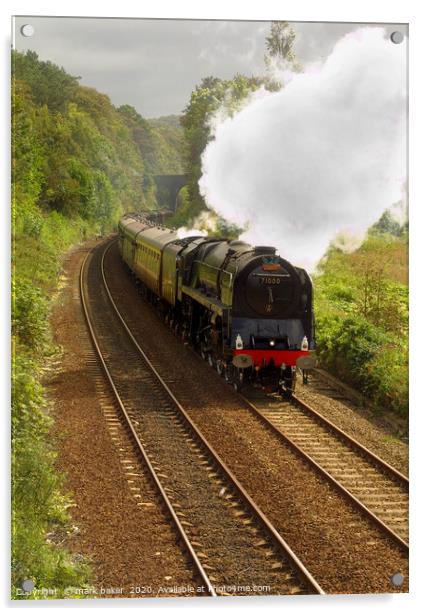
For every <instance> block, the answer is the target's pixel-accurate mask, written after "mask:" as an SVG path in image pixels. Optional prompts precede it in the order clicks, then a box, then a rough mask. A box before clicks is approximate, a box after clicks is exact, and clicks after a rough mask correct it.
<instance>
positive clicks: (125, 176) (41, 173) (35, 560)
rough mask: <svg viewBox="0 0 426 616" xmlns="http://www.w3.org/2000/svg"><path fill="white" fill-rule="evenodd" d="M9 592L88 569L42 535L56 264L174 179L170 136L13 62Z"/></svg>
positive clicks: (49, 463)
mask: <svg viewBox="0 0 426 616" xmlns="http://www.w3.org/2000/svg"><path fill="white" fill-rule="evenodd" d="M12 79H13V81H12V93H13V96H12V110H13V126H12V129H13V143H12V220H13V245H12V250H13V255H12V256H13V263H12V267H13V297H12V336H13V351H14V354H13V360H12V362H13V367H12V378H13V384H12V394H13V400H12V446H13V460H12V465H13V480H12V484H13V485H12V499H13V520H12V525H13V531H12V532H13V547H12V582H13V588H14V590H13V593H14V594H15V596H16V593H17V584H18V583H19V580H22V579H26V578H28V577H30V578H31V579H33V580H34V582H35V583H36V586H37V587H40V588H41V587H57V588H59V589H61V588H65V587H66V586H68V585H75V586H81V585H84V584H85V582H86V580H87V579H88V571H87V567H86V566H85V565H84V564H83V563H75V562H73V561H72V559H71V556H70V554H68V553H67V551H66V550H65V549H63V548H62V547H61V546H60V545H56V544H55V542H54V541H53V540H50V541H46V537H47V534H48V533H49V535H50V536H52V535H56V534H58V536H63V535H64V533H65V532H66V531H67V525H68V524H69V521H68V514H67V509H68V507H69V505H70V501H69V498H68V497H66V498H65V497H64V496H63V483H62V478H61V477H60V476H59V475H58V473H57V471H56V469H55V465H54V460H55V443H52V442H51V437H50V435H49V427H50V424H51V420H50V418H49V412H48V400H47V398H46V394H45V390H44V387H43V379H44V373H45V370H46V369H47V368H48V367H49V364H50V362H51V361H52V360H53V359H55V357H57V354H58V353H59V352H60V349H56V348H55V346H54V344H53V342H52V337H51V333H50V331H49V326H48V317H49V310H50V306H51V304H50V302H51V298H52V296H53V295H54V292H55V289H56V287H57V285H58V281H59V275H60V272H61V259H62V255H63V254H64V253H65V252H66V251H67V250H68V249H69V248H70V247H71V246H72V245H76V244H78V243H79V242H81V241H84V240H85V239H87V238H89V237H92V236H94V235H96V234H99V233H107V232H109V231H110V230H112V229H113V228H114V226H115V224H116V222H117V219H118V217H119V215H120V214H121V213H122V212H125V211H132V210H133V211H134V210H144V209H152V208H155V207H156V205H157V203H156V195H155V185H154V182H153V179H152V175H154V174H156V173H169V172H172V173H174V172H180V169H181V166H180V165H181V162H180V153H179V152H178V151H177V148H180V143H179V136H178V130H177V129H176V127H175V126H167V125H165V126H164V127H162V125H161V121H160V126H159V127H157V126H153V125H151V123H150V122H148V121H147V120H144V118H142V117H141V116H140V115H139V114H137V112H136V111H135V110H134V109H133V108H132V107H129V106H125V107H121V108H120V109H117V108H115V107H114V105H112V103H111V101H110V100H109V98H108V96H106V95H105V94H101V93H99V92H97V91H96V90H94V89H93V88H88V87H84V86H81V85H79V83H78V78H77V77H73V76H72V75H69V74H68V73H66V71H65V70H63V69H62V68H60V67H58V66H55V65H54V64H52V63H51V62H42V61H40V60H39V58H38V57H37V55H36V54H35V53H34V52H28V53H27V54H25V55H24V54H21V53H18V52H14V53H13V56H12Z"/></svg>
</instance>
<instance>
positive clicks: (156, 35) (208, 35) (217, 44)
mask: <svg viewBox="0 0 426 616" xmlns="http://www.w3.org/2000/svg"><path fill="white" fill-rule="evenodd" d="M24 24H31V25H32V26H33V27H34V35H33V36H32V37H31V38H26V37H24V36H23V35H22V34H21V27H22V26H23V25H24ZM359 26H360V24H353V23H343V24H340V23H299V22H296V23H293V27H294V29H295V31H296V46H295V50H296V54H297V57H298V58H299V60H300V61H301V62H302V63H304V64H306V63H308V62H311V61H316V60H321V59H322V58H324V57H326V56H327V55H328V54H329V53H330V51H331V49H332V48H333V46H334V43H335V42H336V41H337V40H338V39H339V38H340V37H341V36H342V35H343V34H345V33H346V32H349V31H351V30H354V29H356V28H358V27H359ZM269 28H270V23H269V22H255V21H252V22H249V21H196V20H194V21H191V20H152V19H106V18H99V19H94V18H75V17H69V18H65V17H17V18H16V20H15V27H14V46H15V48H16V49H18V50H19V51H25V50H26V49H32V50H34V51H36V52H37V54H38V55H39V57H40V58H41V59H42V60H51V61H52V62H54V63H55V64H59V65H60V66H63V67H64V69H65V70H66V71H67V72H68V73H71V74H72V75H78V76H80V77H81V81H80V83H81V84H83V85H87V86H91V87H94V88H96V89H97V90H99V91H100V92H104V93H106V94H108V95H109V97H110V98H111V100H112V102H113V103H114V104H115V105H123V104H126V103H127V104H130V105H133V106H134V107H135V108H136V110H137V111H138V112H139V113H141V114H142V115H143V116H145V117H158V116H161V115H168V114H174V113H181V112H182V110H183V109H184V107H185V106H186V104H187V102H188V100H189V97H190V94H191V91H192V90H193V88H194V86H195V85H196V84H197V83H199V82H200V80H201V79H202V78H203V77H206V76H208V75H214V76H215V77H220V78H231V77H232V76H233V75H235V74H236V73H238V72H239V73H243V74H244V75H259V74H262V72H263V68H264V64H263V56H264V53H265V37H266V35H267V34H268V32H269ZM395 29H398V30H401V31H403V32H405V26H398V28H396V27H395V26H391V27H389V31H390V32H392V31H393V30H395Z"/></svg>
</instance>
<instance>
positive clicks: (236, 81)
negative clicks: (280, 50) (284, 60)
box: [181, 75, 264, 224]
mask: <svg viewBox="0 0 426 616" xmlns="http://www.w3.org/2000/svg"><path fill="white" fill-rule="evenodd" d="M262 83H264V81H263V80H262V79H260V78H257V77H245V76H243V75H236V76H235V77H234V78H233V79H231V80H224V79H217V78H216V77H206V78H205V79H203V80H202V82H201V84H200V85H199V86H197V87H196V88H195V90H193V92H192V94H191V99H190V102H189V104H188V105H187V107H186V109H185V111H184V115H183V117H182V119H181V122H182V126H183V130H184V136H185V171H186V173H187V175H188V193H187V195H188V196H187V202H186V204H185V206H186V207H185V217H186V219H185V222H186V223H189V224H190V222H191V221H192V220H194V219H195V218H196V217H197V216H198V215H199V214H200V213H201V212H202V211H203V210H205V209H206V203H205V202H204V199H203V198H202V197H201V195H200V192H199V189H198V180H199V179H200V177H201V175H202V171H201V155H202V153H203V152H204V149H205V147H206V145H207V143H208V142H209V140H210V139H211V130H210V125H209V121H210V120H211V118H212V116H213V115H214V114H215V113H217V112H219V110H220V111H221V113H223V114H225V115H232V114H234V113H235V112H236V111H238V110H239V109H241V107H242V106H243V104H244V101H245V100H246V99H247V96H248V95H249V94H250V93H251V92H253V91H254V90H257V89H258V88H259V87H260V86H261V85H262ZM207 205H208V204H207Z"/></svg>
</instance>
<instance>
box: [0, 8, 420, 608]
mask: <svg viewBox="0 0 426 616" xmlns="http://www.w3.org/2000/svg"><path fill="white" fill-rule="evenodd" d="M422 5H423V3H421V2H417V1H416V0H398V1H396V0H388V1H387V2H377V1H376V2H374V0H356V1H355V0H354V1H353V2H351V3H348V2H342V1H340V2H338V1H331V0H319V1H315V0H290V1H288V2H285V3H284V2H277V1H273V0H262V1H261V2H257V3H253V4H251V5H249V4H248V3H242V2H229V0H228V1H227V2H226V1H224V0H215V1H214V2H209V3H202V2H195V1H185V0H181V1H179V2H176V1H174V2H173V1H172V0H157V1H156V2H155V3H154V2H150V3H148V2H140V3H136V2H131V1H129V0H121V1H120V2H119V3H111V5H110V6H108V5H107V4H106V3H105V2H101V1H100V0H98V1H95V0H73V2H62V3H58V2H57V1H56V2H54V1H52V0H49V1H47V0H38V1H37V2H36V3H34V2H30V1H18V0H17V1H15V2H10V1H7V0H6V1H5V2H3V3H2V5H1V8H0V11H1V19H0V28H1V41H2V51H3V53H2V64H1V66H2V68H3V71H2V75H3V79H2V85H3V96H2V97H1V99H0V100H1V117H2V120H3V122H2V126H8V125H9V110H10V106H9V85H8V83H9V48H10V16H11V15H58V16H59V15H64V16H99V17H101V16H110V17H113V16H116V17H163V18H166V17H175V18H178V17H180V18H198V19H200V18H201V19H203V18H204V19H265V20H269V19H287V20H293V21H355V22H364V23H365V22H379V23H384V22H386V23H389V22H393V23H409V25H410V258H411V262H410V280H411V283H410V295H411V308H410V315H411V316H410V322H411V334H412V335H411V370H410V380H411V422H412V428H411V484H412V492H411V502H410V504H411V545H412V548H411V559H410V562H411V585H410V588H411V590H410V594H409V595H392V596H368V595H366V596H357V597H353V596H352V597H344V596H331V597H325V598H320V597H319V598H316V597H314V598H313V597H301V598H285V597H284V598H262V599H257V598H253V599H252V598H250V599H244V598H242V599H240V598H229V599H224V600H223V599H222V600H218V601H212V600H208V601H204V600H200V599H189V600H184V599H174V600H168V599H163V600H161V601H159V600H155V601H147V600H144V601H143V602H142V603H141V602H139V601H127V600H118V599H113V600H110V601H108V600H107V601H105V600H103V601H102V604H99V601H93V600H92V601H88V600H81V601H77V600H74V601H62V602H57V601H50V602H41V603H39V602H28V603H25V604H24V602H22V603H18V602H15V603H13V604H12V603H11V602H9V601H8V596H9V560H8V553H9V548H8V543H9V538H8V526H9V519H8V515H9V514H8V511H7V508H6V507H4V506H3V507H2V513H1V520H2V526H1V530H2V531H3V532H1V533H0V534H1V541H2V544H3V542H4V546H3V545H2V549H1V554H2V555H3V558H2V563H1V564H2V568H1V574H0V580H1V589H2V593H1V596H2V599H3V601H2V603H3V605H4V607H6V609H14V610H15V611H16V610H17V612H18V613H21V612H24V611H26V610H27V609H43V610H44V609H52V608H54V609H65V608H67V609H78V610H79V612H80V613H86V612H87V613H89V610H90V613H92V610H93V609H97V610H99V609H108V611H109V610H112V612H110V613H115V612H118V611H119V610H120V611H121V610H122V609H123V608H124V609H126V608H130V609H139V610H140V609H141V608H142V609H145V610H151V609H155V611H156V613H160V614H161V613H164V612H165V611H166V610H167V612H168V613H169V610H170V609H171V608H173V610H174V611H175V612H179V613H180V612H182V613H183V611H185V612H187V611H193V610H199V609H202V610H203V611H206V612H212V610H217V609H220V610H221V611H224V613H231V610H232V611H235V610H239V609H241V610H244V612H245V613H247V614H251V613H253V614H254V613H255V612H257V611H258V610H259V609H261V610H265V611H268V612H272V613H277V614H278V613H283V612H284V610H286V611H290V610H291V611H292V612H294V613H298V614H300V613H302V614H304V613H305V612H306V613H308V611H309V613H310V614H313V613H315V616H316V615H317V614H318V615H321V614H324V615H325V614H327V616H328V615H329V614H340V613H341V612H342V610H345V615H348V616H349V615H351V614H358V613H359V611H360V610H362V612H363V613H365V614H372V613H374V614H378V613H386V614H387V616H393V615H395V616H396V615H398V616H400V614H401V612H402V611H407V610H413V612H414V610H416V608H419V607H420V605H422V603H424V598H423V597H422V587H423V585H424V584H425V579H424V577H425V574H424V573H423V571H424V554H425V552H426V550H425V547H426V546H425V543H424V534H421V533H420V532H419V531H420V528H421V525H422V524H423V523H424V521H425V519H426V516H425V511H424V500H423V502H421V497H422V490H423V487H424V484H425V482H424V477H423V473H422V469H423V468H425V464H424V459H422V452H423V451H424V450H425V443H424V440H425V438H426V430H425V421H424V414H425V413H426V408H425V405H424V404H422V401H421V382H422V377H423V365H422V364H421V363H420V361H419V360H420V357H421V349H422V347H423V345H424V330H425V322H424V321H425V314H426V310H425V308H424V307H425V301H424V299H425V298H424V293H423V292H422V291H423V288H424V286H425V280H426V276H425V239H424V238H425V237H426V235H425V230H426V225H425V216H424V211H425V208H426V199H425V190H424V181H422V180H423V178H424V177H425V175H426V169H425V157H424V155H423V156H422V154H423V151H424V148H425V130H424V128H425V122H424V114H425V110H426V101H425V93H424V58H425V57H426V53H425V51H426V50H425V43H424V39H425V35H426V32H425V27H426V22H425V20H424V19H423V17H424V10H422ZM4 133H5V131H3V134H4ZM0 153H1V154H0V156H1V160H0V170H1V173H2V181H1V188H2V193H3V202H4V203H5V204H7V203H8V202H9V186H10V177H9V165H10V155H9V143H8V140H7V139H3V144H2V148H1V149H0ZM2 211H3V216H2V224H1V248H0V250H1V253H0V254H1V257H2V260H1V262H2V267H3V276H1V277H0V281H1V282H0V284H1V287H0V297H1V298H7V297H8V293H9V289H8V285H9V279H8V262H9V255H8V246H9V232H10V228H9V224H10V223H9V217H8V207H7V206H4V207H3V210H2ZM2 306H3V316H4V318H3V319H2V322H1V330H0V332H1V342H2V345H3V348H4V350H5V357H7V354H8V340H9V337H8V336H9V334H8V329H9V325H8V322H7V320H8V314H9V311H8V305H7V301H3V302H2ZM6 365H7V363H5V364H4V366H5V368H6ZM5 368H4V369H3V370H2V371H1V374H2V382H1V385H2V387H1V391H2V392H6V394H4V393H3V401H4V404H3V405H2V408H3V417H4V418H5V419H4V420H3V430H2V435H3V447H2V456H1V459H2V472H1V477H2V479H4V480H5V481H4V485H5V488H4V490H5V493H4V495H3V499H2V502H3V503H8V502H9V490H8V481H9V479H8V473H9V458H8V456H9V453H8V451H9V426H8V423H7V414H8V413H7V408H8V395H7V392H8V390H9V374H8V372H7V370H6V369H5ZM423 378H424V377H423ZM413 426H414V428H413ZM15 613H16V612H15Z"/></svg>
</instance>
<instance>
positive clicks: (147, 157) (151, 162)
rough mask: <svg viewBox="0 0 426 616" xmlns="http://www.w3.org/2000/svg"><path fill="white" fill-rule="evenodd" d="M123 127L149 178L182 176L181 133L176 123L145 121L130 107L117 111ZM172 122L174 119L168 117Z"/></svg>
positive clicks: (159, 120) (125, 106)
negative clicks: (155, 176) (130, 137)
mask: <svg viewBox="0 0 426 616" xmlns="http://www.w3.org/2000/svg"><path fill="white" fill-rule="evenodd" d="M118 111H119V112H120V114H121V116H122V118H123V120H124V122H125V124H126V126H128V128H129V129H130V131H131V134H132V138H133V140H134V142H135V143H136V144H137V146H138V148H139V151H140V154H141V156H142V158H143V160H144V162H145V166H146V170H147V172H148V173H149V174H150V175H162V174H165V175H166V174H171V175H179V174H181V173H182V162H181V159H180V152H181V151H182V147H183V141H182V129H181V128H180V126H179V125H176V122H174V123H172V122H171V121H170V120H169V121H164V123H162V122H161V119H160V118H158V119H157V120H156V121H151V120H145V119H144V118H143V117H142V116H141V115H139V114H138V113H137V111H136V110H135V109H134V108H133V107H131V106H130V105H122V106H121V107H119V108H118ZM168 117H169V118H175V116H168Z"/></svg>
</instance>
